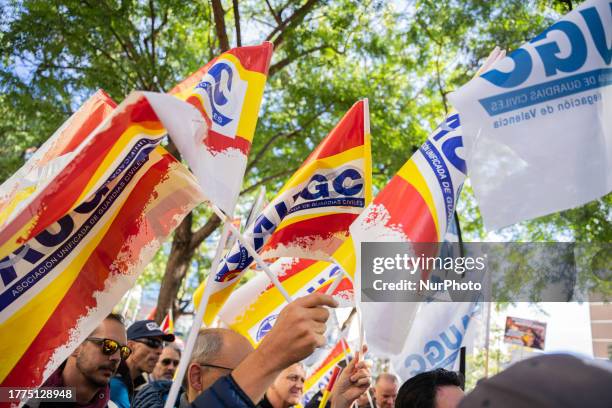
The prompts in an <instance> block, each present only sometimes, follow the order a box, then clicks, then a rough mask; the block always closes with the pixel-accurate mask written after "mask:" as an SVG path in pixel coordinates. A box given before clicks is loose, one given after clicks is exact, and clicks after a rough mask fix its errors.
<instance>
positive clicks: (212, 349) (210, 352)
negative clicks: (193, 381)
mask: <svg viewBox="0 0 612 408" xmlns="http://www.w3.org/2000/svg"><path fill="white" fill-rule="evenodd" d="M224 330H225V329H202V330H200V331H199V333H198V338H197V340H196V343H195V346H194V348H193V353H192V354H191V362H192V363H195V362H197V363H199V364H206V363H208V362H210V361H211V360H212V359H213V358H214V356H215V355H217V354H219V352H220V351H221V347H223V331H224Z"/></svg>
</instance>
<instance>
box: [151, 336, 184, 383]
mask: <svg viewBox="0 0 612 408" xmlns="http://www.w3.org/2000/svg"><path fill="white" fill-rule="evenodd" d="M180 360H181V351H180V350H179V349H178V347H176V346H174V345H172V344H166V347H164V349H163V350H162V352H161V355H160V356H159V359H158V360H157V364H155V368H154V369H153V373H151V379H152V380H154V381H158V380H172V379H173V378H174V373H175V372H176V369H177V368H178V365H179V361H180Z"/></svg>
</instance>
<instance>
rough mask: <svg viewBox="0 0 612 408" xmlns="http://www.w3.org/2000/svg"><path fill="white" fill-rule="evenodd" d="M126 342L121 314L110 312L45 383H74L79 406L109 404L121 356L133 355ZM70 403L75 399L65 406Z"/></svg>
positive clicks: (89, 407) (90, 407)
mask: <svg viewBox="0 0 612 408" xmlns="http://www.w3.org/2000/svg"><path fill="white" fill-rule="evenodd" d="M126 343H127V338H126V333H125V326H124V325H123V320H122V318H121V316H119V315H116V314H110V315H108V316H107V317H106V318H105V319H104V320H103V321H102V323H100V325H99V326H98V327H96V329H95V330H94V331H93V332H92V333H91V334H90V335H89V337H87V339H85V341H84V342H83V343H81V344H80V345H79V346H78V347H77V348H76V349H75V350H74V351H73V352H72V354H70V356H69V357H68V359H67V360H66V361H65V362H64V363H63V364H62V365H61V366H60V367H59V368H58V369H57V370H56V371H55V372H54V373H53V374H51V376H50V377H49V379H48V380H47V381H46V382H45V384H44V385H43V387H72V388H74V389H75V391H76V405H78V406H79V407H86V408H103V407H106V406H107V404H108V402H109V396H110V390H109V381H110V380H111V378H112V377H113V375H115V372H116V371H117V368H118V367H119V363H120V362H121V360H122V359H127V358H128V357H129V355H130V351H131V350H130V349H129V347H128V346H127V345H126ZM70 405H72V403H66V406H70ZM26 406H27V407H30V408H35V407H45V406H53V403H50V402H41V403H34V402H28V403H27V404H26ZM55 406H57V405H55Z"/></svg>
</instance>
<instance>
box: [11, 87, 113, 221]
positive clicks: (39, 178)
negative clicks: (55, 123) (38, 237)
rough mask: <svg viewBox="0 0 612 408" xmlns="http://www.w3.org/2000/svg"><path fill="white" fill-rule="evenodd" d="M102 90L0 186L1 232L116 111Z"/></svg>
mask: <svg viewBox="0 0 612 408" xmlns="http://www.w3.org/2000/svg"><path fill="white" fill-rule="evenodd" d="M116 106H117V104H116V103H115V101H113V100H112V99H111V98H110V97H109V96H108V95H107V94H106V92H104V91H103V90H99V91H98V92H96V93H95V94H94V95H93V96H91V97H90V98H89V99H88V100H87V101H86V102H85V103H84V104H83V105H82V106H81V107H80V108H79V109H78V110H77V111H76V112H75V113H74V114H73V115H72V116H71V117H70V118H69V119H68V120H67V121H66V122H64V124H63V125H62V126H61V127H60V128H59V129H58V130H57V131H56V132H55V133H54V134H53V135H52V136H51V137H50V138H49V139H47V141H46V142H45V143H44V144H43V145H42V146H41V147H40V148H38V149H36V151H35V153H34V154H33V155H32V157H31V158H30V159H29V160H28V161H27V163H25V164H24V165H23V167H21V168H20V169H19V170H18V171H17V172H16V173H15V174H13V175H12V176H11V177H10V178H9V179H8V180H6V181H5V182H4V183H2V185H1V186H0V229H2V228H4V226H5V225H6V224H7V223H9V222H10V221H11V220H12V219H13V218H14V217H15V216H17V214H18V213H19V212H20V210H21V209H22V208H23V207H25V206H27V205H28V203H29V202H30V201H31V200H32V199H34V198H35V192H36V191H37V190H40V189H42V188H44V187H45V185H46V184H48V183H49V182H50V180H52V179H53V178H54V177H55V176H56V175H57V173H58V172H59V171H60V170H61V169H62V167H63V166H64V165H65V164H66V163H67V161H68V160H69V159H70V158H71V157H72V155H73V154H72V153H73V152H74V150H75V149H76V147H77V146H78V145H79V144H80V143H81V142H82V141H83V140H84V139H85V137H87V136H88V135H89V134H90V133H91V132H92V131H93V130H94V129H95V128H96V127H97V126H98V125H100V123H102V121H103V120H104V119H106V118H107V117H108V116H109V115H110V114H111V112H112V111H113V110H114V109H115V107H116Z"/></svg>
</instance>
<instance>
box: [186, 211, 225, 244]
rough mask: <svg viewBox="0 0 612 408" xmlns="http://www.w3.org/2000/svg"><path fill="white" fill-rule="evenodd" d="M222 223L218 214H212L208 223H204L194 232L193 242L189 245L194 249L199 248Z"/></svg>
mask: <svg viewBox="0 0 612 408" xmlns="http://www.w3.org/2000/svg"><path fill="white" fill-rule="evenodd" d="M220 224H221V219H220V218H219V217H217V215H216V214H212V215H211V216H210V218H209V219H208V221H206V224H204V225H203V226H202V227H201V228H200V229H199V230H197V231H196V232H194V233H193V235H192V236H191V242H190V243H189V247H190V248H191V249H192V250H195V249H197V247H198V246H200V244H201V243H202V242H203V241H204V240H205V239H206V238H208V236H209V235H210V234H212V233H213V232H214V231H215V230H216V229H217V227H218V226H219V225H220Z"/></svg>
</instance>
